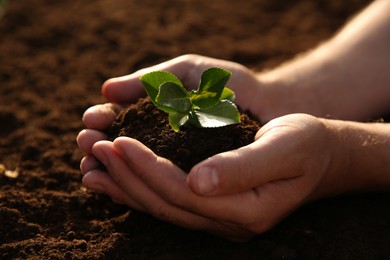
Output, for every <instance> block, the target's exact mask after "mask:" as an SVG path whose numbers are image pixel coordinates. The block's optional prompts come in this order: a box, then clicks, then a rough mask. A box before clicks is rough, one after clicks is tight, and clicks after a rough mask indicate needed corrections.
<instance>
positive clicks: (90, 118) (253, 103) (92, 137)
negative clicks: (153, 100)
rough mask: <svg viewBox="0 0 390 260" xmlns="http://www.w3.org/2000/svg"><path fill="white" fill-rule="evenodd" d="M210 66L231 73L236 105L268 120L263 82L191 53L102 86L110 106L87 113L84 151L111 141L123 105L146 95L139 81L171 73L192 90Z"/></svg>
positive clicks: (237, 66)
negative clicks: (110, 129) (109, 136)
mask: <svg viewBox="0 0 390 260" xmlns="http://www.w3.org/2000/svg"><path fill="white" fill-rule="evenodd" d="M210 67H222V68H225V69H227V70H229V71H231V72H232V77H231V79H230V80H229V82H228V87H230V88H231V89H233V90H234V91H235V93H236V100H235V103H236V104H238V105H239V106H240V107H241V108H242V109H245V110H250V111H251V112H252V114H254V115H256V116H258V117H259V118H263V117H266V116H265V115H262V114H261V111H262V110H263V109H261V108H260V107H259V105H262V104H263V103H262V102H261V101H260V98H262V97H263V95H261V93H260V92H261V88H259V84H260V82H259V80H258V79H257V78H256V75H255V74H254V73H253V72H252V71H251V70H249V69H247V68H246V67H244V66H242V65H240V64H238V63H234V62H230V61H225V60H219V59H213V58H209V57H204V56H200V55H194V54H188V55H183V56H180V57H177V58H175V59H172V60H169V61H167V62H164V63H161V64H158V65H156V66H152V67H149V68H145V69H142V70H139V71H137V72H135V73H132V74H130V75H127V76H123V77H118V78H112V79H109V80H107V81H106V82H105V83H104V84H103V86H102V92H103V95H104V96H105V97H106V99H107V100H108V101H109V102H110V103H107V104H102V105H96V106H93V107H91V108H89V109H88V110H87V111H86V112H85V113H84V116H83V122H84V124H85V125H86V129H85V130H83V131H81V132H80V133H79V135H78V137H77V142H78V145H79V147H80V149H81V150H82V151H83V152H85V153H86V154H87V155H90V154H91V149H92V145H93V144H94V143H95V142H97V141H100V140H105V139H106V138H107V136H106V135H105V133H104V132H105V130H107V129H108V127H109V126H110V125H111V124H112V122H113V120H114V119H115V117H116V115H117V113H118V112H119V111H120V109H121V104H127V103H133V102H135V101H136V100H137V99H138V98H140V97H143V96H145V95H146V94H145V91H144V89H143V86H142V84H141V81H140V80H139V78H140V77H141V76H142V75H144V74H145V73H148V72H151V71H156V70H163V71H170V72H172V73H173V74H175V75H176V76H177V77H178V78H179V79H180V80H181V81H182V82H183V84H184V86H186V87H187V88H189V89H191V88H196V87H197V86H198V84H199V80H200V76H201V74H202V73H203V71H204V70H206V69H208V68H210ZM90 161H92V162H94V161H95V160H94V159H93V157H91V158H90V159H88V160H84V163H85V164H88V163H89V162H90ZM94 164H96V163H94ZM94 164H93V165H94Z"/></svg>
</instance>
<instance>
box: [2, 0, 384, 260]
mask: <svg viewBox="0 0 390 260" xmlns="http://www.w3.org/2000/svg"><path fill="white" fill-rule="evenodd" d="M369 2H371V0H345V1H339V0H318V1H312V0H288V1H287V0H274V1H267V0H248V1H233V0H213V1H210V0H196V1H191V0H171V1H155V0H143V1H137V0H93V1H91V0H90V1H88V0H85V1H66V0H56V1H52V0H9V1H7V6H6V8H5V11H4V12H3V14H2V16H1V18H0V35H1V36H0V164H2V165H4V167H5V170H3V171H0V258H1V259H26V258H28V259H259V258H261V259H386V258H389V255H390V247H389V245H390V236H389V234H390V207H389V205H390V195H389V194H388V193H386V194H381V193H372V194H362V195H359V194H355V195H350V196H343V197H338V198H334V199H326V200H322V201H317V202H314V203H311V204H309V205H306V206H304V207H303V208H301V209H300V210H298V211H296V212H295V213H293V214H291V215H290V216H289V217H288V218H286V219H285V220H284V221H283V222H282V223H280V224H279V225H277V226H276V227H275V228H273V229H272V230H270V231H269V232H266V233H265V234H262V235H259V236H257V237H256V238H254V239H253V240H251V241H249V242H247V243H244V244H235V243H231V242H228V241H226V240H224V239H220V238H216V237H213V236H210V235H208V234H206V233H203V232H196V231H190V230H185V229H182V228H179V227H176V226H173V225H170V224H167V223H164V222H161V221H159V220H156V219H154V218H152V217H150V216H148V215H144V214H141V213H138V212H134V211H132V210H131V209H129V208H128V207H126V206H124V205H117V204H115V203H114V202H112V201H111V200H110V198H108V197H107V196H105V195H102V194H97V193H95V192H91V191H89V190H87V189H85V188H83V187H82V186H81V182H80V181H81V178H82V174H81V172H80V170H79V162H80V160H81V158H82V156H83V155H82V154H81V152H80V151H79V150H78V148H77V145H76V142H75V139H76V136H77V133H78V132H79V131H80V130H81V129H83V124H82V122H81V117H82V114H83V112H84V111H85V110H86V109H87V108H88V107H90V106H92V105H94V104H98V103H103V102H105V100H104V99H103V97H102V96H101V94H100V93H101V92H100V87H101V84H102V83H103V82H104V81H105V80H106V79H108V78H111V77H115V76H120V75H125V74H128V73H131V72H133V71H135V70H137V69H140V68H143V67H145V66H148V65H151V64H155V63H158V62H160V61H164V60H167V59H169V58H173V57H176V56H178V55H181V54H185V53H198V54H201V55H207V56H212V57H216V58H222V59H227V60H233V61H236V62H240V63H242V64H244V65H246V66H248V67H250V68H253V69H255V70H262V69H268V68H271V67H273V66H275V65H278V64H279V63H281V62H283V61H285V60H287V59H290V58H292V57H293V56H295V55H296V54H298V53H300V52H302V51H305V50H307V49H310V48H313V47H314V46H315V45H317V44H318V43H320V42H321V41H323V40H325V39H327V38H328V37H330V36H331V35H332V34H333V33H334V32H335V31H336V30H337V29H338V28H340V26H341V25H342V24H343V23H344V22H345V21H346V20H348V19H349V18H350V17H351V16H352V15H353V14H355V13H356V12H357V11H359V10H361V9H362V8H363V7H364V6H366V5H367V4H368V3H369ZM0 168H1V167H0ZM13 171H14V172H13Z"/></svg>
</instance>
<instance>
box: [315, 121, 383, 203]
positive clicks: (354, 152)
mask: <svg viewBox="0 0 390 260" xmlns="http://www.w3.org/2000/svg"><path fill="white" fill-rule="evenodd" d="M324 121H326V124H327V126H328V129H329V131H330V132H331V139H332V146H331V147H332V164H331V166H330V167H329V170H328V172H327V174H326V177H325V178H324V180H323V182H322V186H326V187H323V188H322V190H327V195H328V196H332V195H337V194H341V193H346V192H357V191H376V190H388V189H390V160H389V158H390V125H389V124H382V123H358V122H350V121H338V120H324Z"/></svg>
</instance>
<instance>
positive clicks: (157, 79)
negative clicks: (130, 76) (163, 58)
mask: <svg viewBox="0 0 390 260" xmlns="http://www.w3.org/2000/svg"><path fill="white" fill-rule="evenodd" d="M140 80H141V82H142V84H143V85H144V89H145V91H146V94H148V96H149V97H150V99H151V100H152V102H153V103H154V104H156V97H157V95H158V92H159V88H160V86H161V85H162V84H163V83H165V82H173V83H176V84H177V85H179V86H181V87H183V83H181V81H180V80H179V79H178V78H177V77H176V76H175V75H173V74H172V73H170V72H167V71H153V72H149V73H147V74H145V75H143V76H142V77H141V78H140ZM183 88H184V87H183ZM156 106H157V105H156Z"/></svg>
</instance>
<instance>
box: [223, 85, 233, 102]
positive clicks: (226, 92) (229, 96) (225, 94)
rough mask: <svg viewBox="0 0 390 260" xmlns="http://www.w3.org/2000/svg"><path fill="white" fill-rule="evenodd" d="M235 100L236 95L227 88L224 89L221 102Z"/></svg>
mask: <svg viewBox="0 0 390 260" xmlns="http://www.w3.org/2000/svg"><path fill="white" fill-rule="evenodd" d="M235 98H236V95H235V94H234V92H233V90H231V89H230V88H226V87H225V88H224V89H223V92H222V95H221V98H220V100H223V99H227V100H230V101H232V102H233V101H234V99H235Z"/></svg>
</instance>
